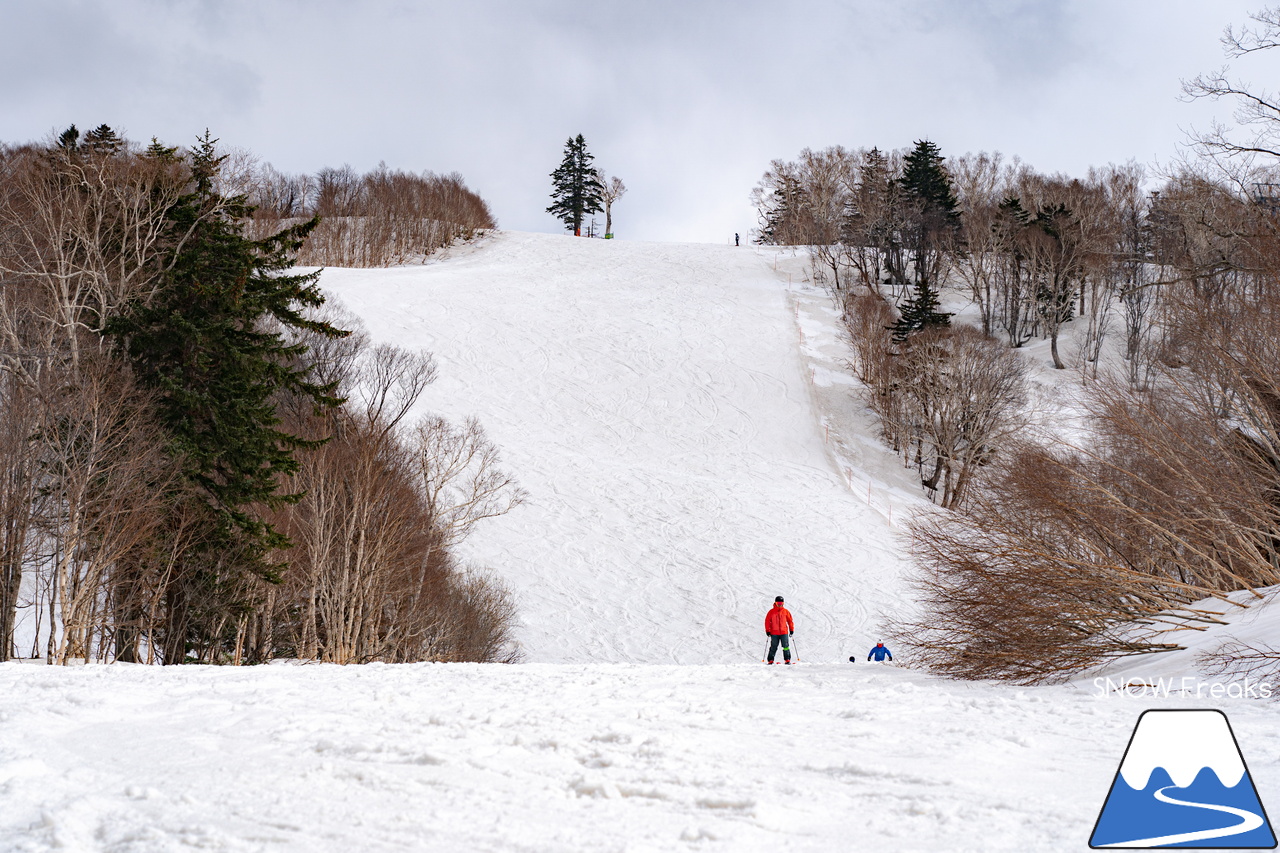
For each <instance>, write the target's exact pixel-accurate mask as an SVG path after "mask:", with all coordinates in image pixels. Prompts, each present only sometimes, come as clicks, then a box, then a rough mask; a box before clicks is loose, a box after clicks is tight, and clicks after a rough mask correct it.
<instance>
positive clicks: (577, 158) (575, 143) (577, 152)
mask: <svg viewBox="0 0 1280 853" xmlns="http://www.w3.org/2000/svg"><path fill="white" fill-rule="evenodd" d="M594 159H595V157H593V156H592V155H591V154H590V152H588V151H587V141H586V140H585V139H583V138H582V134H581V133H579V134H578V135H577V137H576V138H573V139H570V140H568V141H567V142H565V144H564V160H562V161H561V162H560V166H559V168H557V169H556V170H555V171H554V172H552V173H551V183H552V187H553V188H552V190H551V200H552V204H551V206H550V207H548V208H547V213H550V214H553V215H554V216H555V217H556V218H557V219H559V220H560V221H562V222H563V223H564V226H565V228H566V229H567V230H569V231H572V232H573V234H574V236H575V237H578V236H581V234H582V223H583V221H584V220H585V219H586V218H587V217H588V216H590V215H591V214H593V213H599V212H600V211H601V210H603V209H604V198H603V197H602V195H601V190H602V189H603V187H601V185H600V173H599V172H597V171H596V170H595V168H593V167H592V165H591V162H592V161H593V160H594Z"/></svg>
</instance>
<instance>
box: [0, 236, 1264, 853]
mask: <svg viewBox="0 0 1280 853" xmlns="http://www.w3.org/2000/svg"><path fill="white" fill-rule="evenodd" d="M802 269H803V259H802V258H793V257H790V256H789V254H787V255H784V256H783V257H781V258H776V257H774V256H773V255H772V254H768V253H761V252H758V251H756V250H753V249H748V248H746V247H743V248H742V249H738V250H735V249H733V248H731V247H719V246H681V245H669V244H629V243H625V242H612V241H611V242H601V241H588V240H573V239H571V238H560V237H549V236H538V235H520V234H500V235H497V236H496V237H494V238H492V239H490V240H487V241H484V242H482V243H481V244H480V245H479V246H478V247H470V248H467V249H464V250H462V251H459V252H456V253H455V254H454V256H453V257H452V258H450V259H447V260H444V261H441V262H437V263H432V264H430V265H427V266H425V267H418V268H405V269H396V270H385V271H354V270H353V271H344V270H331V271H328V272H326V273H325V277H324V283H325V285H326V287H328V288H329V289H330V290H331V291H332V292H335V293H337V294H338V295H339V296H340V298H341V299H342V300H343V301H344V302H345V303H346V304H347V305H348V306H349V307H351V308H352V309H353V310H355V311H357V312H358V313H359V314H360V315H361V316H362V317H364V318H365V320H366V322H367V323H368V326H369V329H370V331H371V333H372V334H373V337H374V338H375V340H378V341H392V342H396V343H400V344H404V345H415V346H422V347H424V348H426V349H429V350H432V351H433V352H435V353H436V355H437V357H438V358H439V360H440V363H441V365H440V366H441V378H440V380H439V381H438V382H437V383H436V385H434V386H432V388H431V389H430V391H429V393H428V399H426V400H425V401H424V409H429V410H434V411H439V412H442V413H444V414H447V415H449V416H451V417H461V416H465V415H468V414H474V415H476V416H477V417H479V418H480V420H481V421H482V422H483V423H484V424H485V426H486V427H487V428H488V429H489V431H490V433H491V435H492V436H493V437H494V439H495V440H496V441H497V442H498V444H499V445H500V446H501V447H502V450H503V454H504V458H505V460H506V463H507V466H508V467H509V469H510V470H511V471H512V472H513V473H514V474H515V475H516V476H517V477H518V478H519V479H520V481H521V482H522V484H523V485H524V486H525V487H526V488H527V489H529V491H530V492H531V495H532V498H531V500H530V503H529V504H528V505H527V506H525V507H522V508H520V509H519V510H517V511H516V512H514V513H512V514H511V515H509V516H507V517H505V518H502V519H499V520H496V521H493V522H490V523H487V524H485V525H482V526H481V527H480V528H478V529H477V532H476V534H475V536H474V537H473V538H472V539H471V540H469V541H468V542H467V543H466V546H467V548H468V550H469V555H470V556H471V557H472V558H473V559H474V560H476V561H477V562H478V563H481V564H483V565H487V566H490V567H492V569H493V570H494V571H496V572H497V573H499V574H500V575H501V576H502V577H504V578H505V579H507V580H508V582H509V583H510V584H511V586H512V587H513V588H514V589H515V591H516V593H517V594H518V596H519V597H520V601H521V605H522V608H523V623H522V625H521V626H520V637H519V639H520V641H521V643H522V644H523V646H524V647H525V650H526V651H527V654H528V659H529V661H530V662H529V663H526V664H522V665H516V666H502V665H474V664H452V665H447V664H421V665H409V666H383V665H372V666H350V667H337V666H326V665H301V664H281V665H273V666H265V667H254V668H244V669H232V668H205V667H200V668H196V667H173V668H167V669H160V668H147V667H141V666H132V665H116V666H110V667H103V666H88V667H72V668H66V669H60V668H50V667H42V666H31V665H25V664H16V663H10V664H3V665H0V851H3V853H7V851H24V853H34V851H40V853H43V852H44V851H54V850H67V851H77V853H81V851H83V853H99V852H100V853H170V851H175V852H176V851H191V850H209V851H222V853H258V851H263V852H264V853H283V851H296V853H313V851H314V853H349V852H350V851H448V853H460V852H461V851H467V853H471V851H521V852H522V853H523V852H524V851H529V853H533V851H537V852H538V853H599V851H619V853H622V851H630V853H639V851H653V853H659V851H661V853H670V851H691V853H692V852H693V851H697V853H702V852H703V851H707V853H710V851H715V852H716V853H754V851H762V853H763V851H768V853H775V851H786V853H804V852H805V851H886V852H887V851H895V852H896V851H997V850H1000V851H1071V850H1081V851H1083V850H1085V849H1087V841H1088V838H1089V835H1090V833H1091V831H1092V829H1093V823H1094V820H1095V819H1096V817H1097V815H1098V811H1099V809H1100V808H1101V806H1102V803H1103V801H1104V799H1105V798H1106V794H1107V791H1108V789H1109V787H1110V784H1111V781H1112V779H1113V778H1114V776H1115V773H1116V772H1117V768H1118V767H1119V764H1120V760H1121V757H1122V755H1123V752H1124V748H1125V745H1126V744H1127V742H1128V739H1129V735H1130V733H1131V732H1132V730H1133V726H1134V723H1135V722H1136V721H1137V719H1138V715H1139V713H1140V712H1141V711H1142V710H1144V709H1146V708H1220V709H1222V710H1224V711H1225V712H1226V713H1227V714H1228V716H1229V718H1230V720H1231V725H1232V728H1233V730H1234V732H1235V736H1236V738H1237V739H1238V741H1239V743H1240V746H1241V749H1242V750H1243V753H1244V757H1245V761H1246V762H1247V764H1248V767H1249V769H1250V771H1251V773H1252V775H1253V780H1254V783H1255V785H1256V786H1257V790H1258V793H1259V795H1260V796H1261V798H1262V801H1263V803H1264V805H1265V804H1267V803H1270V804H1271V806H1272V814H1275V813H1276V812H1277V811H1280V725H1277V723H1276V711H1275V704H1274V703H1272V702H1266V701H1255V700H1250V699H1247V698H1241V697H1243V696H1246V695H1247V694H1244V693H1242V692H1241V693H1238V694H1237V693H1232V692H1226V691H1223V692H1222V695H1221V696H1219V695H1217V693H1215V692H1214V684H1215V682H1212V681H1200V680H1197V679H1196V678H1194V677H1191V676H1193V675H1194V670H1195V660H1194V651H1195V650H1194V649H1193V650H1190V651H1188V652H1186V653H1179V654H1176V655H1165V656H1156V657H1154V658H1150V659H1139V660H1136V661H1132V662H1121V663H1117V664H1113V665H1112V666H1111V667H1109V668H1108V670H1107V671H1106V672H1107V673H1108V674H1109V675H1110V677H1111V679H1112V681H1111V682H1110V683H1108V681H1107V680H1106V676H1105V675H1104V676H1101V677H1099V680H1098V681H1097V682H1095V681H1094V679H1093V676H1088V677H1085V678H1082V679H1079V680H1077V681H1076V682H1074V683H1072V684H1066V685H1058V686H1050V687H1037V688H1019V687H1015V686H1010V685H1003V684H986V683H964V682H954V681H947V680H944V679H939V678H935V677H933V676H930V675H927V674H925V673H922V672H918V671H914V670H912V669H911V668H910V665H911V661H910V660H909V659H905V660H904V659H903V657H902V656H901V655H900V656H899V659H898V660H897V661H896V662H895V664H894V665H874V664H868V663H866V662H865V660H864V659H865V656H866V653H867V649H868V648H869V647H870V645H871V644H872V643H873V642H874V641H875V640H876V639H878V636H877V634H878V631H879V626H880V625H881V624H882V620H892V619H894V618H895V617H896V616H898V615H900V614H901V613H903V612H905V611H906V609H907V608H909V606H910V593H909V588H908V586H907V584H906V578H907V576H908V571H909V569H908V566H907V563H906V561H905V560H904V558H903V557H902V556H900V555H901V552H902V544H901V543H900V542H899V541H897V540H896V538H895V537H896V535H897V533H898V529H897V528H896V527H895V525H896V524H897V523H899V522H900V521H901V519H902V516H903V514H904V511H906V510H907V509H908V508H910V507H912V506H915V507H919V506H920V505H921V501H920V499H919V497H918V496H917V495H916V494H915V491H916V490H915V489H914V488H913V487H912V485H911V483H910V474H909V473H907V472H903V470H902V469H901V466H900V464H899V463H898V462H897V461H896V460H895V459H894V457H892V456H891V455H890V454H888V453H887V452H886V451H884V450H883V449H882V448H880V447H879V445H878V443H877V442H876V440H875V438H874V425H873V424H872V423H871V421H870V420H869V419H868V418H867V415H866V413H865V411H864V410H863V409H862V407H861V406H859V405H857V404H856V403H855V402H852V399H853V398H851V397H850V396H849V393H848V392H849V387H848V386H849V379H848V377H847V375H845V374H844V373H843V372H842V371H841V369H840V363H839V361H840V358H841V357H842V355H841V345H840V342H839V333H838V329H837V326H836V318H835V316H834V312H833V311H832V310H831V308H830V306H829V304H828V303H827V302H826V301H825V299H824V297H823V295H822V294H821V292H820V291H817V290H815V289H813V288H810V287H808V286H806V285H803V284H801V283H800V271H801V270H802ZM788 274H790V277H791V282H790V283H789V282H788ZM778 592H781V593H783V594H784V595H786V596H787V601H788V604H789V605H790V606H791V608H792V610H793V611H794V613H795V616H796V619H797V623H798V624H797V642H798V644H799V650H800V652H801V656H802V658H803V659H804V661H805V662H804V663H802V664H801V665H800V666H795V667H783V666H775V667H765V666H762V665H760V663H759V662H758V661H759V658H760V655H761V654H762V652H763V639H764V637H763V626H762V620H763V616H764V611H765V609H766V608H767V607H768V603H769V602H770V601H771V600H772V598H773V595H774V594H776V593H778ZM1238 598H1239V600H1240V602H1241V603H1245V602H1246V600H1247V599H1248V597H1247V596H1243V597H1238ZM1219 609H1220V610H1223V611H1224V612H1225V613H1226V616H1225V618H1226V619H1227V620H1229V621H1230V624H1228V625H1225V626H1215V627H1214V628H1213V629H1212V630H1210V631H1206V632H1204V633H1203V634H1199V633H1194V632H1192V633H1194V636H1195V643H1194V645H1195V647H1196V649H1207V648H1211V647H1212V646H1213V645H1214V644H1215V643H1217V642H1220V641H1221V640H1223V639H1226V638H1229V637H1232V636H1238V637H1240V638H1242V639H1245V640H1258V639H1261V640H1267V639H1269V638H1271V637H1273V636H1274V635H1275V632H1276V630H1277V628H1278V627H1280V610H1277V609H1276V607H1275V606H1274V605H1258V606H1253V607H1250V608H1248V609H1240V608H1236V607H1234V606H1231V605H1227V604H1221V605H1220V607H1219ZM1187 633H1188V632H1182V633H1181V634H1180V635H1179V637H1180V638H1182V637H1183V636H1185V635H1186V634H1187ZM1272 642H1274V641H1272ZM850 654H855V655H857V658H858V662H857V663H849V662H847V658H848V656H849V655H850ZM1144 678H1145V679H1147V680H1150V681H1152V682H1153V683H1155V684H1154V685H1153V686H1152V687H1150V688H1147V687H1143V686H1138V687H1135V688H1131V689H1130V691H1129V692H1128V693H1126V692H1124V691H1115V690H1113V689H1111V688H1113V687H1115V686H1116V684H1123V683H1127V682H1131V681H1134V682H1136V681H1138V680H1139V679H1144ZM1184 678H1185V680H1183V679H1184ZM1159 679H1164V680H1163V681H1160V680H1159ZM1235 686H1236V687H1237V688H1238V687H1239V685H1238V684H1237V685H1235ZM1275 688H1276V691H1277V693H1280V685H1275Z"/></svg>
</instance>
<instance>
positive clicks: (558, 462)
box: [322, 233, 905, 663]
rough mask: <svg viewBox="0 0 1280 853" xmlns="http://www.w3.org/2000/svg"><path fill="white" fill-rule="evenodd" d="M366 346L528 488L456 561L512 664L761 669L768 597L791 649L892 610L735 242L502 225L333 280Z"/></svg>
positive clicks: (880, 535)
mask: <svg viewBox="0 0 1280 853" xmlns="http://www.w3.org/2000/svg"><path fill="white" fill-rule="evenodd" d="M322 284H323V285H324V287H325V288H326V290H327V291H328V292H330V293H332V294H334V295H335V296H336V297H337V298H338V299H339V300H340V301H341V302H342V303H344V304H345V305H346V306H347V307H348V308H350V309H351V310H353V311H354V312H355V313H356V314H358V315H359V316H360V317H361V318H363V320H364V321H365V323H366V324H367V325H368V327H369V331H370V332H371V334H372V335H373V338H374V339H375V340H376V341H378V342H390V343H395V344H399V345H401V346H406V347H418V348H423V349H426V350H428V351H430V352H432V353H434V354H435V357H436V359H437V360H438V362H439V365H440V378H439V380H438V381H437V382H436V383H435V384H434V385H432V386H431V387H430V388H429V389H428V392H427V394H426V395H425V397H424V400H423V408H424V409H427V410H432V411H435V412H438V413H441V414H444V415H446V416H449V417H454V418H462V417H465V416H468V415H474V416H476V417H477V418H478V419H479V420H480V422H481V423H482V424H483V425H484V426H485V428H486V429H487V430H488V431H489V434H490V435H491V437H492V438H493V439H494V440H495V441H496V442H497V444H498V445H499V447H501V448H502V452H503V456H504V460H505V463H506V466H507V468H508V470H510V471H511V472H512V473H513V474H514V475H515V476H516V478H517V479H518V480H519V481H520V483H521V484H522V485H523V486H524V488H525V489H526V490H528V492H529V493H530V499H529V502H528V503H527V504H526V505H525V506H522V507H520V508H519V509H517V510H516V511H515V512H512V513H511V514H510V515H508V516H506V517H504V518H501V519H498V520H495V521H492V522H488V523H486V525H485V526H484V527H483V528H481V529H478V531H477V533H476V534H475V535H474V537H473V538H472V540H471V541H469V542H468V543H467V545H468V549H467V550H468V553H469V554H470V555H471V556H473V557H474V558H475V559H476V560H477V561H478V562H479V563H481V564H482V565H486V566H490V567H492V568H493V569H495V570H497V571H498V572H499V574H501V575H502V577H504V578H505V579H507V581H508V582H509V583H510V584H511V586H512V587H513V588H514V589H515V591H516V593H517V595H518V598H519V600H520V602H521V604H522V607H523V617H524V624H523V626H522V630H521V633H520V638H519V639H520V641H521V643H522V644H523V646H524V647H525V649H526V650H527V653H528V660H529V661H530V662H539V663H542V662H546V663H551V662H572V663H588V662H594V663H600V662H609V663H730V662H741V661H744V660H753V659H754V660H759V659H760V656H761V654H762V652H763V640H764V613H765V610H767V609H768V606H769V604H770V603H771V602H772V601H773V599H774V596H775V595H783V596H784V597H785V598H786V600H787V606H788V607H789V608H790V609H791V611H792V613H793V614H794V615H795V618H796V634H797V639H796V642H797V645H798V646H799V648H800V650H801V651H802V652H803V653H804V654H806V655H808V656H809V657H811V658H813V659H815V660H817V659H828V660H830V659H838V658H840V657H841V654H842V653H843V657H844V658H847V657H848V655H849V652H848V651H845V649H846V646H851V647H852V648H861V647H862V646H863V645H865V644H867V643H869V642H870V643H874V641H875V640H877V639H879V638H878V637H877V636H876V628H877V626H878V624H879V623H880V620H881V618H882V616H888V617H890V618H892V616H893V615H895V614H896V613H897V612H899V611H900V610H901V603H902V598H903V584H902V581H901V576H902V573H903V567H904V565H905V563H904V561H903V558H902V557H901V551H902V549H901V546H900V544H899V543H898V542H897V541H896V540H895V531H894V529H893V528H892V527H891V526H890V525H889V523H888V521H887V520H886V518H885V517H884V516H883V515H881V514H880V512H879V511H878V510H877V509H876V508H875V507H874V506H872V505H870V504H869V503H868V501H867V499H866V495H865V493H863V492H862V491H855V490H854V489H853V488H851V487H850V484H849V481H848V480H847V478H846V477H845V475H844V474H843V472H842V471H841V469H840V467H839V466H838V465H836V464H834V463H833V457H832V455H831V453H830V450H829V448H830V444H829V436H828V433H827V431H826V430H825V429H824V428H823V426H822V422H821V413H820V412H819V410H818V408H816V407H815V402H814V375H815V373H814V371H813V370H812V366H811V365H810V364H809V361H808V359H807V357H806V356H805V354H804V352H803V350H802V346H801V341H802V338H803V337H804V333H803V331H802V329H801V326H800V312H799V310H798V305H797V302H796V293H795V291H794V289H792V288H788V286H787V278H786V274H785V273H783V272H779V271H775V270H774V269H773V264H772V262H771V261H770V260H768V259H766V257H764V256H762V255H761V254H758V253H757V252H755V251H753V250H752V249H749V248H746V247H742V248H736V247H733V246H707V245H693V244H666V243H628V242H625V241H605V240H584V239H575V238H573V237H558V236H547V235H537V234H512V233H501V234H498V235H496V236H495V237H493V238H491V239H490V240H488V241H486V242H485V243H483V244H482V245H481V246H480V247H479V248H478V249H477V250H475V251H473V252H468V253H463V254H462V255H461V256H458V257H454V258H452V259H450V260H447V261H444V262H441V263H436V264H430V265H427V266H425V267H405V268H400V269H393V270H328V271H326V272H325V273H324V276H323V278H322Z"/></svg>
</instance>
